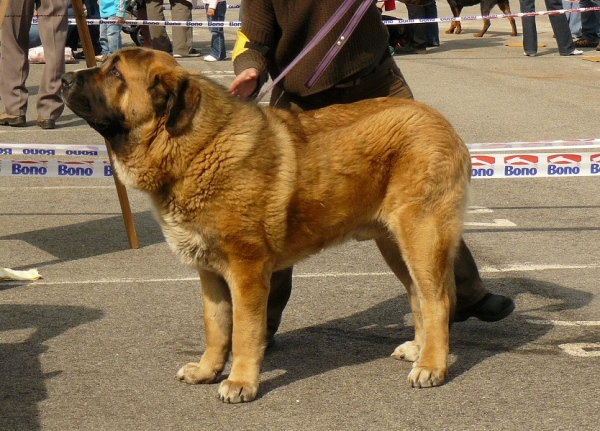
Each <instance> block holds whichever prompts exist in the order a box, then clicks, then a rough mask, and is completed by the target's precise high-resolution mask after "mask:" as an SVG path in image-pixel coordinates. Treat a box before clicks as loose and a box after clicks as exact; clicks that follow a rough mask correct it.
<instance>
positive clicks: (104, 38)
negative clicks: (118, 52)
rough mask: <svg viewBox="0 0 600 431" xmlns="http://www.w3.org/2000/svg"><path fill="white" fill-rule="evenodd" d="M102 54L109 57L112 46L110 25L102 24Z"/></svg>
mask: <svg viewBox="0 0 600 431" xmlns="http://www.w3.org/2000/svg"><path fill="white" fill-rule="evenodd" d="M100 47H101V48H100V54H101V55H108V54H109V53H110V46H109V44H108V24H104V23H103V24H100Z"/></svg>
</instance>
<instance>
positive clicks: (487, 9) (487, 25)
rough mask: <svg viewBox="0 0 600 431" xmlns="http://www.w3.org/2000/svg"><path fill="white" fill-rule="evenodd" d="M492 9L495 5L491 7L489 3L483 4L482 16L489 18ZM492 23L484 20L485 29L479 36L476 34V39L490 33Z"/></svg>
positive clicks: (484, 2) (483, 28) (482, 29)
mask: <svg viewBox="0 0 600 431" xmlns="http://www.w3.org/2000/svg"><path fill="white" fill-rule="evenodd" d="M492 7H493V5H490V4H489V2H486V1H483V2H481V15H482V16H488V15H489V14H490V12H491V11H492ZM490 25H491V22H490V20H489V19H484V20H483V27H482V28H481V31H480V32H479V33H477V34H475V35H474V36H475V37H483V35H484V34H485V32H486V31H488V29H489V28H490Z"/></svg>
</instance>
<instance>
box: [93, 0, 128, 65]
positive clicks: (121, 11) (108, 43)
mask: <svg viewBox="0 0 600 431" xmlns="http://www.w3.org/2000/svg"><path fill="white" fill-rule="evenodd" d="M99 5H100V18H102V20H107V21H110V22H103V23H102V24H100V45H101V46H102V54H100V55H97V56H96V60H98V61H101V62H104V61H106V58H107V57H108V56H109V55H110V54H113V53H115V52H117V51H118V50H119V49H121V48H122V47H123V40H122V39H121V30H122V28H123V22H124V21H125V0H99Z"/></svg>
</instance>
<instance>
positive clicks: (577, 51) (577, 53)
mask: <svg viewBox="0 0 600 431" xmlns="http://www.w3.org/2000/svg"><path fill="white" fill-rule="evenodd" d="M581 54H583V51H582V50H580V49H574V50H573V51H571V52H570V53H569V55H581Z"/></svg>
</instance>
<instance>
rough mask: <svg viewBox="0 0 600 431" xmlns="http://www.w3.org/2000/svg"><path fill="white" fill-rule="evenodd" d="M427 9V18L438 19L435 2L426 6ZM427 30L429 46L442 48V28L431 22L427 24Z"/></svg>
mask: <svg viewBox="0 0 600 431" xmlns="http://www.w3.org/2000/svg"><path fill="white" fill-rule="evenodd" d="M424 8H425V18H437V17H438V12H437V4H436V2H435V1H434V2H433V3H430V4H428V5H425V6H424ZM425 27H426V28H427V38H426V40H427V46H428V47H430V46H440V28H439V25H438V23H437V22H430V23H428V24H425Z"/></svg>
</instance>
